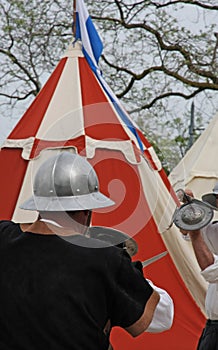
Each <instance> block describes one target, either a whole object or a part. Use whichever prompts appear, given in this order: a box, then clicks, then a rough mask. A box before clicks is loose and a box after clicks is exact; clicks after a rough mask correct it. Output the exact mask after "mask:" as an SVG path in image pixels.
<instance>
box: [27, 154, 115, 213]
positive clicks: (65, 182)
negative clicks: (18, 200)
mask: <svg viewBox="0 0 218 350" xmlns="http://www.w3.org/2000/svg"><path fill="white" fill-rule="evenodd" d="M33 193H34V194H33V196H32V197H31V198H29V199H28V200H27V201H25V202H24V203H23V204H22V205H21V206H20V208H21V209H27V210H37V211H77V210H91V209H96V208H103V207H108V206H110V205H113V204H114V202H113V201H112V200H110V199H109V198H108V197H106V196H105V195H103V194H102V193H101V192H100V191H99V184H98V177H97V175H96V172H95V171H94V169H93V168H92V166H91V165H90V164H89V162H88V161H87V160H86V159H85V158H84V157H81V156H79V155H77V154H72V153H70V152H67V151H64V152H61V153H59V154H58V155H56V156H53V157H51V158H49V159H48V160H46V161H45V162H44V163H43V164H42V165H41V166H40V167H39V169H38V171H37V173H36V176H35V179H34V185H33Z"/></svg>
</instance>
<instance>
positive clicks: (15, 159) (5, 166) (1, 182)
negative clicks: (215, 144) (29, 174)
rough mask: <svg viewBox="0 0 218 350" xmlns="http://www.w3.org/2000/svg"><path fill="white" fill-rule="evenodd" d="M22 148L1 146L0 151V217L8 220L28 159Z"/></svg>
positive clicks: (12, 211)
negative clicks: (24, 157) (23, 155)
mask: <svg viewBox="0 0 218 350" xmlns="http://www.w3.org/2000/svg"><path fill="white" fill-rule="evenodd" d="M21 152H22V150H20V149H10V148H3V149H1V151H0V164H1V171H0V219H1V220H10V219H11V218H12V216H13V213H14V209H15V207H16V203H17V199H18V196H19V193H20V189H21V186H22V183H23V178H24V175H25V172H26V168H27V165H28V161H26V160H24V159H23V158H22V157H21Z"/></svg>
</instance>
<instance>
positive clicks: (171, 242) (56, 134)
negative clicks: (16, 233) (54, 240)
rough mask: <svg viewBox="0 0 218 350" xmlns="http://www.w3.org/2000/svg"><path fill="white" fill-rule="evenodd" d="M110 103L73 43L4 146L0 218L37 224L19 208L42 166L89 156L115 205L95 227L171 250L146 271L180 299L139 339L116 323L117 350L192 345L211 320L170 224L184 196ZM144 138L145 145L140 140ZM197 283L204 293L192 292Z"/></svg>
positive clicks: (155, 250)
mask: <svg viewBox="0 0 218 350" xmlns="http://www.w3.org/2000/svg"><path fill="white" fill-rule="evenodd" d="M116 107H117V106H116V105H114V104H113V103H111V100H110V98H108V96H107V94H106V91H105V90H104V89H103V87H102V85H101V83H100V82H99V80H98V79H97V78H96V76H95V75H94V73H93V72H92V70H91V69H90V67H89V65H88V64H87V61H86V59H85V58H84V57H83V54H82V51H81V48H80V45H79V43H78V42H77V43H76V44H70V46H69V48H68V50H67V51H66V53H65V54H64V56H63V57H62V58H61V60H60V62H59V64H58V65H57V67H56V69H55V70H54V72H53V74H52V75H51V76H50V78H49V80H48V81H47V83H46V84H45V85H44V87H43V88H42V90H41V91H40V93H39V94H38V96H37V97H36V98H35V100H34V101H33V103H32V104H31V105H30V107H29V108H28V110H27V111H26V113H25V114H24V115H23V117H22V118H21V119H20V121H19V122H18V124H17V125H16V126H15V128H14V129H13V130H12V132H11V134H10V135H9V136H8V139H7V140H6V141H5V143H4V144H3V145H2V148H1V151H0V163H1V165H2V166H1V172H0V218H1V219H12V220H14V221H16V222H31V221H33V220H35V219H36V216H37V213H35V212H30V211H24V210H21V209H19V204H20V203H22V202H23V201H24V200H26V199H27V198H29V197H30V196H31V195H32V179H33V178H34V174H35V172H36V170H37V168H38V167H39V165H40V164H41V163H42V162H43V161H44V160H45V159H47V158H48V157H49V156H50V155H52V154H56V153H57V152H60V151H61V150H63V149H66V150H68V151H70V152H77V153H79V154H80V155H82V156H85V157H87V159H88V161H89V162H90V163H91V164H92V165H93V167H94V168H95V171H96V172H97V174H98V177H99V182H100V190H101V192H102V193H104V194H105V195H106V196H109V197H110V198H111V199H112V200H113V201H114V202H115V203H116V204H115V205H114V206H112V207H109V208H103V209H99V210H97V211H96V212H94V215H93V220H92V225H94V226H107V227H112V228H114V229H118V230H121V231H123V232H125V233H127V234H129V235H130V236H131V237H133V236H134V239H135V240H136V241H137V244H138V247H139V249H138V253H137V255H136V256H135V257H134V259H135V260H141V261H145V260H147V259H150V258H152V257H153V256H155V255H157V254H160V253H162V252H166V251H167V254H166V255H165V256H163V257H162V258H161V259H159V260H158V261H156V262H155V263H152V264H150V265H149V266H146V268H145V269H144V271H145V275H146V276H147V277H148V278H149V279H151V280H152V281H153V282H154V283H155V284H157V285H158V286H160V287H163V288H165V289H166V290H168V292H169V293H170V294H171V296H172V298H173V300H174V303H175V320H174V323H173V326H172V328H171V330H169V331H167V332H164V333H161V334H156V335H153V334H148V333H144V334H142V335H141V336H140V337H138V338H137V339H133V338H131V337H130V336H129V335H128V334H127V333H126V332H125V331H123V330H121V329H119V328H118V329H114V330H113V331H112V335H111V339H112V343H113V347H114V349H115V350H116V349H119V350H124V349H125V350H136V349H137V350H142V349H144V348H145V347H146V346H147V347H148V348H149V349H153V350H156V349H159V348H161V349H163V350H175V349H178V350H180V349H181V350H184V349H186V350H189V349H190V350H192V349H194V348H195V346H196V343H197V341H198V338H199V335H200V333H201V330H202V327H203V325H204V322H205V315H204V310H203V299H204V295H203V294H204V290H205V289H204V288H202V283H203V282H202V280H201V279H200V278H202V277H199V275H200V274H199V271H198V266H197V264H196V263H195V261H192V258H191V257H190V254H189V252H188V253H187V252H186V250H185V249H184V246H185V243H186V242H184V241H183V239H182V237H181V234H180V233H179V232H178V229H177V228H176V227H175V226H174V225H172V216H173V213H174V211H175V208H176V206H177V205H178V201H177V199H176V196H175V193H174V191H173V189H172V187H171V185H170V182H169V180H168V178H167V176H166V174H165V173H164V171H163V169H162V166H161V163H160V161H159V160H158V158H157V156H156V154H155V152H154V150H153V148H152V147H151V145H150V144H149V142H148V140H147V139H146V138H145V137H144V135H143V134H142V132H141V131H140V130H139V129H137V134H134V133H133V132H132V131H131V129H130V128H129V127H128V126H127V125H126V124H125V122H124V120H123V119H122V118H121V117H120V115H119V113H118V112H117V108H116ZM138 137H140V142H141V146H142V148H143V150H142V149H141V146H140V145H139V142H138ZM193 285H195V288H196V289H199V291H198V292H197V293H196V292H194V294H193V293H192V294H191V293H190V289H191V290H193V288H190V286H191V287H192V286H193Z"/></svg>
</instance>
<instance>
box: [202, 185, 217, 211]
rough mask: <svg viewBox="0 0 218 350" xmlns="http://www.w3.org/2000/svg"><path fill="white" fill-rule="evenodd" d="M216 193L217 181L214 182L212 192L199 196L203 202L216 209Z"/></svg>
mask: <svg viewBox="0 0 218 350" xmlns="http://www.w3.org/2000/svg"><path fill="white" fill-rule="evenodd" d="M217 195H218V181H217V182H216V183H215V186H214V188H213V192H212V193H206V194H204V195H203V196H202V197H201V198H202V200H203V202H205V203H207V204H209V205H210V206H211V207H212V208H213V209H218V208H217V201H216V198H217Z"/></svg>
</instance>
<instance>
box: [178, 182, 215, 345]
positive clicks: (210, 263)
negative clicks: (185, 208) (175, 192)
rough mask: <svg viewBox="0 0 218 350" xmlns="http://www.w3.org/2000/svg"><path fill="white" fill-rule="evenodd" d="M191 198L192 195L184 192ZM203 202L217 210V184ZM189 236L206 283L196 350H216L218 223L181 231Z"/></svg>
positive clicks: (187, 191)
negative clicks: (203, 322)
mask: <svg viewBox="0 0 218 350" xmlns="http://www.w3.org/2000/svg"><path fill="white" fill-rule="evenodd" d="M186 193H187V194H188V195H190V196H192V197H194V196H193V193H192V192H191V191H190V190H186ZM202 199H203V201H205V202H207V203H209V204H210V205H211V206H212V207H213V208H215V209H216V208H218V182H217V183H216V185H215V187H214V189H213V193H210V194H206V195H204V196H202ZM181 232H182V234H183V235H184V234H185V235H187V234H188V235H189V237H190V239H191V242H192V246H193V249H194V253H195V256H196V259H197V261H198V264H199V266H200V268H201V274H202V276H203V277H204V278H205V280H206V281H207V282H208V289H207V293H206V299H205V310H206V314H207V317H208V320H207V322H206V326H205V328H204V330H203V332H202V335H201V337H200V340H199V343H198V347H197V349H198V350H217V349H218V222H217V221H214V222H210V223H209V224H208V225H207V226H205V227H203V228H202V229H201V230H196V231H183V230H181Z"/></svg>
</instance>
